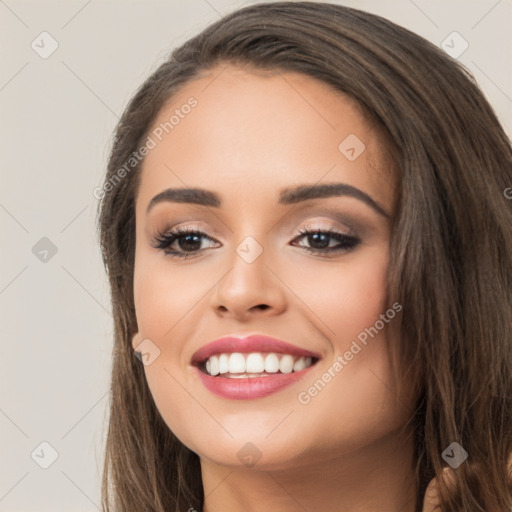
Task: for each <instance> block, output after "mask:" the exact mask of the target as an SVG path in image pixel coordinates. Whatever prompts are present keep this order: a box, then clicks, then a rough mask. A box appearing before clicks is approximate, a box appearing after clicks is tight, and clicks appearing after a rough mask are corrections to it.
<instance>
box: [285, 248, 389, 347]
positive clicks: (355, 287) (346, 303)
mask: <svg viewBox="0 0 512 512" xmlns="http://www.w3.org/2000/svg"><path fill="white" fill-rule="evenodd" d="M388 260H389V255H388V252H387V250H386V249H385V247H376V248H375V250H365V251H361V252H360V253H359V254H357V253H354V254H353V255H350V256H347V257H346V259H344V260H343V261H342V262H332V265H331V264H327V263H326V264H324V265H317V266H316V267H315V269H314V272H303V271H297V269H296V270H295V271H294V272H293V274H291V273H290V274H289V276H288V277H287V281H286V282H287V284H289V286H290V288H291V289H292V290H293V291H294V293H296V295H297V296H298V297H299V298H300V299H301V300H302V301H303V303H304V304H305V305H306V306H307V309H308V310H309V311H310V312H313V314H314V316H316V317H317V319H316V320H314V323H315V324H317V326H319V327H321V328H322V330H323V332H324V333H325V335H326V336H327V338H328V339H329V340H331V342H332V345H333V346H334V349H335V350H336V351H338V350H341V349H342V348H343V346H344V344H346V343H347V342H349V340H351V339H353V338H355V337H357V335H358V334H359V333H360V332H362V331H363V330H364V329H365V328H367V327H369V326H371V325H373V324H374V323H375V321H376V320H377V319H378V318H379V315H380V314H382V313H384V312H385V311H386V309H387V308H386V306H387V269H388ZM308 316H311V313H309V314H308Z"/></svg>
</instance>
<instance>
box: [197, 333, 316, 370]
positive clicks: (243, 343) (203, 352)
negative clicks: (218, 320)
mask: <svg viewBox="0 0 512 512" xmlns="http://www.w3.org/2000/svg"><path fill="white" fill-rule="evenodd" d="M233 352H239V353H242V354H244V353H245V354H248V353H251V352H275V353H277V354H291V355H294V356H298V357H301V356H304V357H314V358H316V359H320V358H321V355H320V354H319V353H317V352H312V351H311V350H306V349H305V348H301V347H298V346H296V345H292V344H291V343H288V342H286V341H283V340H279V339H276V338H271V337H270V336H264V335H262V334H253V335H251V336H246V337H243V338H242V337H236V336H225V337H222V338H219V339H217V340H214V341H212V342H210V343H208V344H206V345H204V346H203V347H201V348H200V349H199V350H197V351H196V352H194V355H193V356H192V363H193V364H200V363H202V362H203V361H205V360H206V359H208V358H209V357H210V356H212V355H213V354H225V353H228V354H229V353H233Z"/></svg>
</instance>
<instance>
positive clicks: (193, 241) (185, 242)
mask: <svg viewBox="0 0 512 512" xmlns="http://www.w3.org/2000/svg"><path fill="white" fill-rule="evenodd" d="M202 238H207V239H208V240H211V241H214V240H213V239H212V238H210V237H208V236H207V235H206V234H205V233H203V232H201V231H197V230H194V229H190V228H175V229H172V230H170V231H167V232H166V233H161V232H159V233H157V235H156V236H155V238H154V241H153V243H152V244H151V245H152V247H154V248H155V249H161V250H163V251H164V252H165V254H168V255H170V256H171V257H178V258H187V257H190V256H194V255H195V254H197V253H198V252H200V251H202V250H204V248H202V247H201V241H202ZM175 242H177V246H178V248H179V249H180V250H176V248H174V249H173V248H172V246H173V244H174V243H175Z"/></svg>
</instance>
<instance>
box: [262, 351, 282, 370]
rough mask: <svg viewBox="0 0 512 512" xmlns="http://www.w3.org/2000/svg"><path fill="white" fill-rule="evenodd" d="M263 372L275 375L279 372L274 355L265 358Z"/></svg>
mask: <svg viewBox="0 0 512 512" xmlns="http://www.w3.org/2000/svg"><path fill="white" fill-rule="evenodd" d="M265 371H266V372H267V373H276V372H277V371H279V358H278V357H277V355H276V354H268V355H267V357H265Z"/></svg>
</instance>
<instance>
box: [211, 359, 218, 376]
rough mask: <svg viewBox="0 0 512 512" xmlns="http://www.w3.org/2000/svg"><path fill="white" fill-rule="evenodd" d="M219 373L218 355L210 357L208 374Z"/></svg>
mask: <svg viewBox="0 0 512 512" xmlns="http://www.w3.org/2000/svg"><path fill="white" fill-rule="evenodd" d="M218 374H219V358H218V356H212V357H210V375H218Z"/></svg>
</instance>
